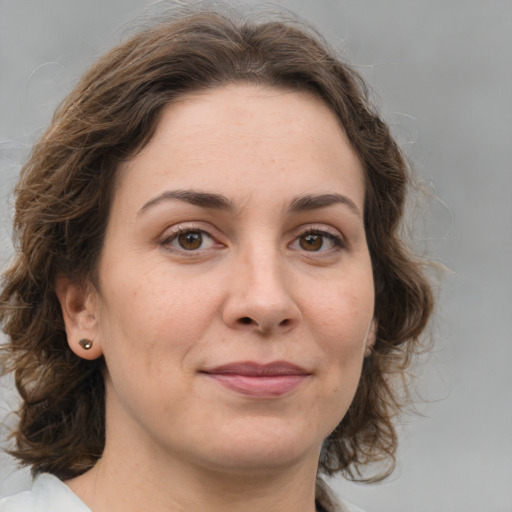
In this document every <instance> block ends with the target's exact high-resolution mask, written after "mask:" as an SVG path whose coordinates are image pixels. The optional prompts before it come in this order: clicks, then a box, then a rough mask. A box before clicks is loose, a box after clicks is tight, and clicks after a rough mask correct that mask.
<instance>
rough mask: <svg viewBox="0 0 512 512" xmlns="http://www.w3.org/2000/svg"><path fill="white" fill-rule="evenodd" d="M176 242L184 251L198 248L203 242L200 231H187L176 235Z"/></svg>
mask: <svg viewBox="0 0 512 512" xmlns="http://www.w3.org/2000/svg"><path fill="white" fill-rule="evenodd" d="M177 241H178V244H179V245H180V247H181V248H182V249H185V250H186V251H194V250H196V249H199V248H200V247H201V245H202V243H203V235H202V233H201V232H200V231H188V232H187V233H181V234H180V235H178V237H177Z"/></svg>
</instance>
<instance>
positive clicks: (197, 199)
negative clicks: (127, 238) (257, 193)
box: [139, 190, 235, 215]
mask: <svg viewBox="0 0 512 512" xmlns="http://www.w3.org/2000/svg"><path fill="white" fill-rule="evenodd" d="M173 199H177V200H178V201H184V202H186V203H189V204H193V205H194V206H200V207H201V208H213V209H216V210H234V209H235V207H234V204H233V203H232V202H231V201H230V200H229V199H228V198H227V197H225V196H223V195H221V194H212V193H210V192H196V191H194V190H167V191H165V192H163V193H162V194H159V195H158V196H156V197H154V198H153V199H150V200H149V201H148V202H147V203H145V204H144V206H143V207H142V208H141V209H140V210H139V215H140V214H141V213H144V212H146V211H147V210H149V209H151V208H153V207H154V206H156V205H157V204H160V203H162V202H164V201H170V200H173Z"/></svg>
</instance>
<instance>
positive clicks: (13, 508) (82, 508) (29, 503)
mask: <svg viewBox="0 0 512 512" xmlns="http://www.w3.org/2000/svg"><path fill="white" fill-rule="evenodd" d="M340 505H341V508H339V509H338V512H363V511H362V510H361V509H359V508H357V507H355V506H354V505H352V504H350V503H347V502H346V501H342V502H341V503H340ZM0 512H92V511H91V509H90V508H89V507H87V505H85V503H84V502H83V501H82V500H81V499H80V498H79V497H78V496H77V495H76V494H75V493H74V492H73V491H72V490H71V489H70V488H69V487H68V486H67V485H66V484H65V483H64V482H62V481H61V480H59V479H58V478H57V477H56V476H54V475H50V474H49V473H43V474H41V475H39V476H38V477H37V478H36V479H35V480H34V483H33V485H32V489H31V490H30V491H23V492H20V493H18V494H14V495H12V496H7V497H5V498H2V499H0Z"/></svg>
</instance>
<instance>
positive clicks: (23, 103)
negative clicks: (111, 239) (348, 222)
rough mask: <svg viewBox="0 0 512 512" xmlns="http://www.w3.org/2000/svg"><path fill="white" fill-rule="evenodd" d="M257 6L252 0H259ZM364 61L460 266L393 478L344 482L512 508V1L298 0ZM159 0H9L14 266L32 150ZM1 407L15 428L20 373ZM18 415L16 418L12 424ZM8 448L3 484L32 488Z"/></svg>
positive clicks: (2, 69)
mask: <svg viewBox="0 0 512 512" xmlns="http://www.w3.org/2000/svg"><path fill="white" fill-rule="evenodd" d="M243 3H248V2H243ZM280 4H281V5H285V6H287V7H289V8H290V9H292V10H293V11H295V12H296V13H298V14H299V15H300V16H301V17H303V18H304V19H306V20H308V21H309V22H311V23H312V24H313V25H315V26H316V27H317V28H319V29H320V31H321V32H323V33H324V34H326V35H327V37H328V38H329V39H330V41H331V42H332V43H333V44H334V45H335V46H337V47H338V48H340V50H342V51H343V53H344V54H345V55H346V56H347V58H348V59H349V60H350V61H351V62H352V63H353V64H355V65H356V66H357V68H358V69H359V70H360V72H361V73H362V74H363V75H364V76H365V77H366V78H367V80H368V81H369V83H370V84H371V85H372V87H373V89H374V90H375V91H376V93H375V95H374V97H375V101H376V102H377V104H378V105H379V106H380V108H381V109H382V111H383V113H384V115H385V117H386V119H387V120H388V122H389V123H390V124H391V125H392V127H393V130H394V133H395V134H396V136H397V138H398V139H399V141H400V142H401V144H402V145H403V147H404V149H405V151H406V152H407V154H408V155H409V157H410V158H411V159H412V160H413V161H414V163H415V169H416V173H417V175H418V178H419V180H420V181H421V183H422V184H423V186H424V188H426V189H428V190H430V191H431V192H433V193H434V194H436V195H435V196H431V198H430V199H429V200H428V201H427V209H424V210H423V218H424V219H426V220H425V222H423V223H421V224H418V223H417V224H416V231H415V233H416V236H415V238H416V239H417V247H418V249H420V250H426V251H427V252H428V254H430V255H432V256H433V257H434V258H435V259H436V260H437V261H439V262H441V263H443V264H444V265H446V266H447V267H448V268H449V269H450V272H449V273H448V274H447V275H445V277H444V283H443V288H442V291H441V295H440V305H439V310H438V315H437V318H436V321H435V323H434V326H433V328H434V331H433V332H434V336H435V340H436V345H435V350H434V352H433V354H432V355H431V356H430V357H429V358H428V359H427V360H426V361H425V363H424V365H423V371H422V374H421V379H420V381H419V391H420V392H421V394H422V395H423V397H424V398H425V399H426V401H424V403H423V404H420V405H419V409H420V411H421V412H422V413H423V416H412V415H410V416H407V417H405V418H404V419H403V421H402V424H403V427H402V430H403V432H402V444H401V448H400V453H399V465H398V469H397V471H396V472H395V474H394V475H393V476H392V477H391V478H390V479H389V480H388V481H387V482H385V483H383V484H379V485H375V486H360V485H354V484H349V483H346V482H343V481H341V480H336V481H335V482H334V483H333V484H334V486H335V488H336V489H337V490H338V492H340V493H342V494H343V495H345V496H346V497H347V498H349V499H350V500H352V501H353V502H355V503H356V504H358V505H359V506H361V507H362V508H365V509H366V510H367V511H368V512H390V511H396V512H400V511H404V512H405V511H407V512H410V511H411V510H414V511H415V512H421V511H440V512H445V511H446V512H455V511H464V512H472V511H475V512H476V511H479V512H480V511H482V510H485V511H492V512H501V511H503V512H505V511H512V407H511V405H512V404H511V398H512V392H511V390H512V371H511V368H512V343H511V342H512V335H511V333H512V322H511V318H512V312H511V305H512V300H511V299H512V294H511V291H510V288H511V285H512V279H511V270H510V260H511V253H512V251H511V245H512V236H511V235H512V208H511V201H510V195H511V187H512V173H511V170H512V169H511V165H512V164H511V162H512V144H511V143H510V138H511V135H512V133H511V132H512V129H511V128H512V103H511V93H512V66H511V55H510V52H511V50H510V49H511V48H512V2H511V1H509V0H501V1H496V0H494V1H493V0H486V1H484V0H460V1H455V0H444V1H441V0H430V1H427V0H387V1H384V0H358V1H356V0H351V1H343V0H331V1H316V2H314V1H306V0H302V1H300V0H288V1H282V2H280ZM161 6H162V3H160V2H157V3H156V4H155V2H151V3H150V2H146V1H144V0H102V1H100V0H93V1H87V2H81V1H78V0H72V1H70V0H44V1H37V0H21V1H15V0H0V84H1V96H0V165H1V167H0V199H1V201H2V202H1V204H2V206H1V208H0V263H1V264H2V265H3V264H5V262H6V261H7V260H8V258H9V255H10V254H11V246H10V242H9V240H10V232H9V231H10V227H9V224H10V219H11V217H12V210H11V204H12V200H11V196H10V192H11V189H12V186H13V184H14V183H15V179H16V174H17V172H18V170H19V167H20V163H21V162H22V161H23V160H24V159H25V158H26V156H27V152H28V148H29V147H30V145H31V144H32V143H33V142H34V140H35V139H36V138H37V136H38V134H40V133H41V131H42V129H43V128H44V127H45V125H46V124H47V123H48V121H49V118H50V116H51V113H52V111H53V109H54V108H55V106H56V103H57V102H58V101H59V100H60V99H61V98H62V97H63V96H64V95H65V94H66V93H67V92H68V91H69V90H70V89H71V87H72V85H73V83H74V81H75V80H76V78H77V77H78V76H79V75H80V74H81V72H82V71H83V70H84V69H85V68H86V67H87V66H88V65H89V64H90V63H92V62H93V60H94V59H95V57H97V56H98V55H99V54H101V53H103V52H104V51H105V50H106V49H108V48H109V47H110V46H112V45H113V44H115V43H117V42H119V41H120V40H121V39H122V38H123V37H124V36H125V35H126V33H127V31H128V29H129V27H130V26H132V25H133V23H131V24H130V20H133V18H134V17H136V16H138V15H140V14H151V13H156V12H158V11H159V10H161ZM2 382H3V386H2V388H1V391H2V400H1V402H0V408H1V411H0V415H1V416H2V417H4V419H3V421H4V422H5V423H6V425H7V426H8V425H9V424H12V417H11V416H9V415H8V411H9V409H10V408H11V407H12V406H13V404H14V403H15V400H16V399H15V395H14V393H13V392H12V391H11V388H12V382H11V380H10V379H4V380H3V381H2ZM7 426H4V427H3V431H4V433H5V430H6V428H7ZM13 468H14V465H13V463H12V461H10V459H8V458H7V457H6V456H1V457H0V495H4V494H8V493H11V492H13V491H16V490H18V489H21V488H23V487H26V486H27V482H28V479H27V475H26V473H13Z"/></svg>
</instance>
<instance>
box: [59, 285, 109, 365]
mask: <svg viewBox="0 0 512 512" xmlns="http://www.w3.org/2000/svg"><path fill="white" fill-rule="evenodd" d="M55 284H56V286H55V291H56V293H57V298H58V299H59V302H60V307H61V309H62V316H63V318H64V325H65V327H66V335H67V338H68V345H69V348H70V349H71V350H72V351H73V352H74V353H75V354H76V355H77V356H79V357H82V358H83V359H89V360H92V359H97V358H98V357H100V356H101V355H102V354H103V351H102V348H101V340H100V336H99V329H98V328H99V325H98V316H97V292H96V291H95V290H94V287H93V286H92V285H83V284H81V283H77V282H76V281H72V280H71V279H69V278H68V277H65V276H59V277H57V281H56V283H55ZM81 340H87V341H89V342H91V343H92V344H91V345H90V348H86V347H87V346H88V343H84V341H82V343H80V341H81Z"/></svg>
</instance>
